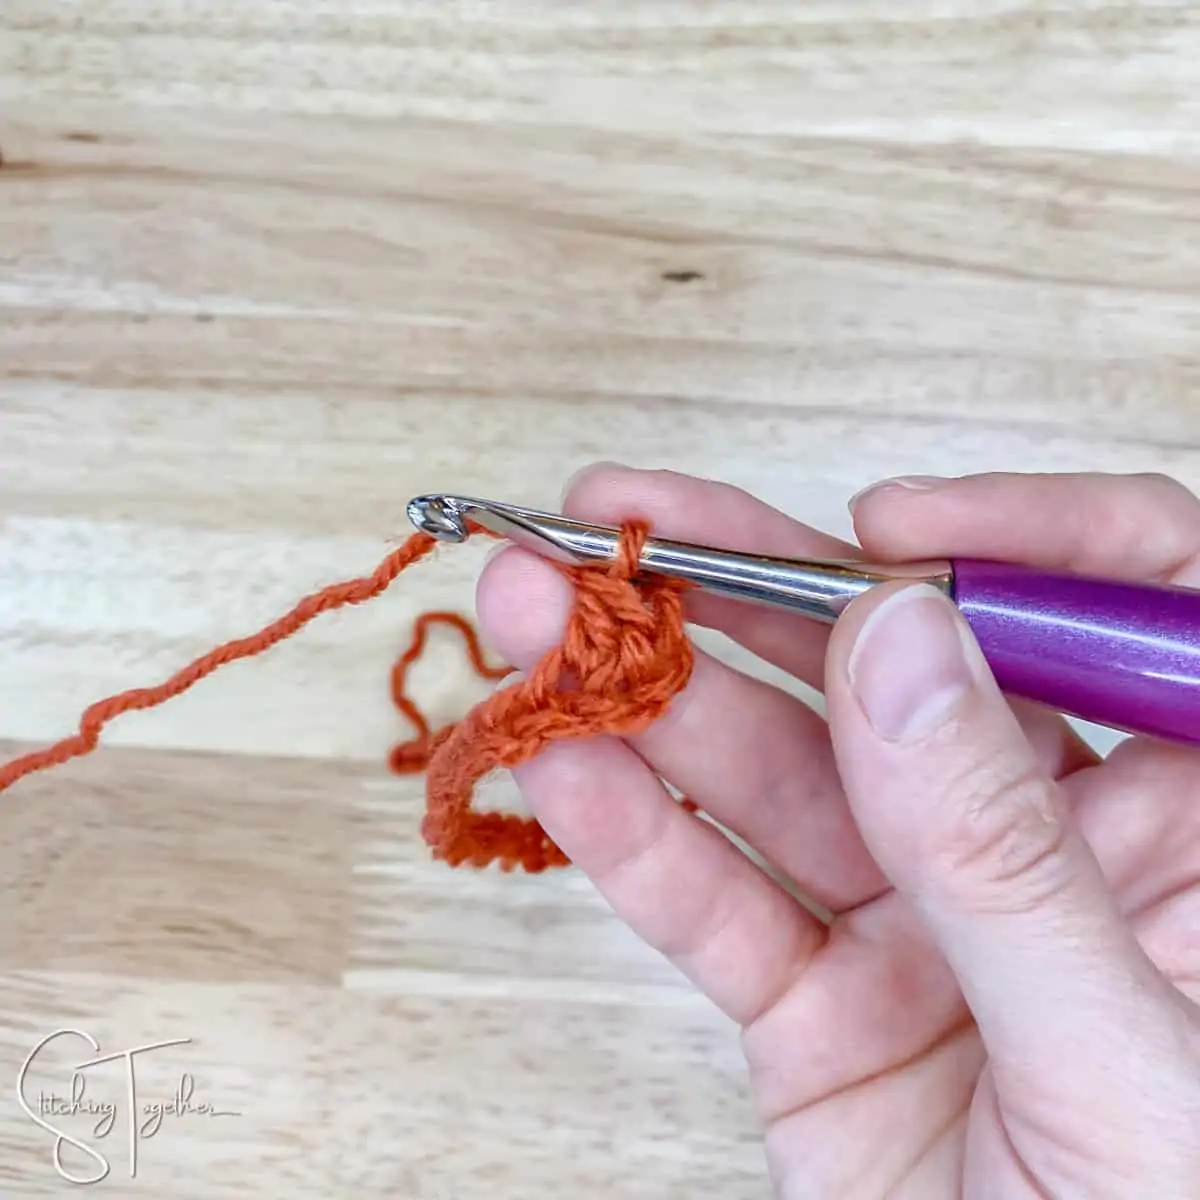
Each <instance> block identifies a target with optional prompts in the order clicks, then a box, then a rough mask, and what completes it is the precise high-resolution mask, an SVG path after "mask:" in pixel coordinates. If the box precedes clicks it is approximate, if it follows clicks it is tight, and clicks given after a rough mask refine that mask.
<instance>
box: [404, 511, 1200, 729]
mask: <svg viewBox="0 0 1200 1200" xmlns="http://www.w3.org/2000/svg"><path fill="white" fill-rule="evenodd" d="M408 518H409V520H410V521H411V522H412V523H413V525H415V526H416V527H417V528H418V529H420V530H422V531H424V532H425V533H428V534H430V535H432V536H433V537H435V538H438V539H439V540H441V541H448V542H462V541H465V540H466V539H467V537H468V536H469V534H470V525H471V524H474V525H478V526H481V527H482V528H484V529H487V530H489V531H490V532H491V533H494V534H496V535H498V536H500V537H504V538H507V539H508V540H509V541H512V542H514V543H515V544H517V545H522V546H525V547H526V548H527V549H530V550H532V551H534V552H535V553H538V554H540V555H542V556H544V557H548V558H552V559H555V560H558V561H561V562H577V563H578V562H597V561H603V560H605V559H609V558H612V557H613V555H614V554H615V552H616V548H617V544H618V539H619V537H620V531H619V530H618V529H616V528H613V527H610V526H606V525H593V524H589V523H587V522H583V521H576V520H573V519H571V518H569V517H566V516H562V515H561V514H556V513H546V512H539V511H537V510H536V509H530V508H521V507H518V506H516V505H512V504H501V503H498V502H496V501H492V500H478V499H474V498H471V497H467V496H449V495H440V494H438V495H426V496H417V497H414V499H413V500H411V501H410V502H409V505H408ZM639 566H640V568H641V570H642V571H643V572H645V573H647V574H654V575H666V576H670V577H672V578H676V579H681V580H686V581H688V582H690V583H692V584H694V585H695V586H697V587H698V588H700V589H701V590H703V591H705V592H709V593H711V594H713V595H718V596H725V597H728V598H731V599H734V600H739V601H744V602H747V603H752V604H760V605H766V606H769V607H772V608H779V609H786V610H790V611H792V612H796V613H799V614H801V615H803V616H805V617H809V618H812V619H814V620H817V621H822V622H825V623H827V624H832V623H833V622H835V621H836V620H837V619H838V617H839V616H840V614H841V613H842V611H843V610H844V609H845V607H846V606H847V605H848V604H849V603H850V601H851V600H853V599H854V598H855V597H857V596H860V595H861V594H862V593H863V592H865V591H867V590H868V589H869V588H872V587H875V586H876V585H878V584H880V583H884V582H887V581H889V580H895V579H908V580H911V581H913V582H921V583H926V584H928V585H930V586H932V587H934V588H936V589H937V590H938V591H939V592H941V593H942V594H943V595H945V596H946V597H947V598H949V599H950V600H951V601H952V602H953V603H954V604H955V605H956V607H957V608H958V611H959V612H960V613H961V614H962V616H963V618H964V619H965V620H966V622H967V624H968V625H969V626H970V627H971V630H972V632H973V633H974V635H975V638H976V640H977V642H978V643H979V646H980V649H981V650H982V651H983V654H984V657H985V658H986V659H987V661H988V664H989V666H990V667H991V669H992V672H993V674H994V675H995V677H996V681H997V683H998V684H999V685H1000V687H1001V689H1002V690H1003V691H1005V692H1006V693H1008V694H1009V695H1012V696H1020V697H1023V698H1025V699H1027V700H1032V701H1035V702H1037V703H1040V704H1043V705H1045V706H1047V707H1049V708H1052V709H1055V710H1056V711H1058V712H1061V713H1064V714H1066V715H1069V716H1074V717H1077V718H1079V719H1081V720H1085V721H1091V722H1093V723H1095V724H1098V725H1104V726H1107V727H1109V728H1111V729H1115V730H1120V731H1123V732H1126V733H1134V734H1143V735H1146V736H1150V737H1159V738H1164V739H1167V740H1170V741H1176V742H1184V743H1190V744H1195V745H1200V591H1195V590H1191V589H1186V588H1181V587H1171V586H1166V585H1159V584H1140V583H1128V582H1124V581H1120V580H1113V579H1099V578H1094V577H1091V576H1082V575H1077V574H1073V573H1068V572H1061V571H1048V570H1042V569H1037V568H1032V567H1027V566H1022V565H1019V564H1014V563H1002V562H990V561H986V560H981V559H974V558H955V559H953V560H949V559H942V560H935V561H929V562H920V563H904V564H886V565H885V564H873V563H868V562H858V561H855V560H826V559H809V558H805V559H794V558H777V557H771V556H767V555H760V554H748V553H745V552H742V551H736V550H728V549H722V548H719V547H712V546H701V545H694V544H692V543H690V542H679V541H671V540H668V539H665V538H650V539H648V540H647V542H646V545H645V547H644V549H643V551H642V555H641V558H640V560H639Z"/></svg>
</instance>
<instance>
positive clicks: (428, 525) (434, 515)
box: [406, 496, 471, 542]
mask: <svg viewBox="0 0 1200 1200" xmlns="http://www.w3.org/2000/svg"><path fill="white" fill-rule="evenodd" d="M406 511H407V513H408V519H409V520H410V521H411V522H412V523H413V525H415V526H416V527H417V528H418V529H419V530H420V531H421V532H422V533H427V534H429V535H430V536H431V537H435V538H437V539H438V541H439V542H465V541H466V540H467V538H468V537H469V536H470V534H471V531H470V530H469V529H468V528H467V522H466V517H465V516H464V515H463V511H462V509H461V508H460V507H459V505H458V504H457V503H456V502H455V500H454V497H452V496H414V497H413V498H412V499H411V500H410V501H409V502H408V508H407V510H406Z"/></svg>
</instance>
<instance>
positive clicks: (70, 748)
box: [0, 533, 437, 792]
mask: <svg viewBox="0 0 1200 1200" xmlns="http://www.w3.org/2000/svg"><path fill="white" fill-rule="evenodd" d="M436 545H437V542H436V540H435V539H434V538H432V537H430V536H429V534H426V533H417V534H413V535H412V536H411V537H410V538H408V540H407V541H405V542H404V543H403V544H402V545H401V546H398V547H397V548H396V549H395V550H393V551H392V552H391V553H390V554H389V555H388V556H387V557H386V558H385V559H384V560H383V561H382V562H381V563H380V564H379V566H378V567H377V568H376V569H375V570H374V572H372V573H371V574H370V575H365V576H362V577H361V578H358V579H350V580H347V581H345V582H344V583H336V584H333V585H332V586H330V587H326V588H322V589H321V590H320V591H318V592H313V593H312V594H311V595H309V596H306V597H305V598H304V599H303V600H301V601H300V602H299V603H298V604H297V605H296V606H295V607H294V608H293V609H292V610H291V611H290V612H288V613H286V614H284V616H282V617H280V618H279V619H278V620H276V621H272V622H271V624H269V625H267V626H266V627H265V628H263V629H261V630H259V631H258V633H255V634H251V635H250V636H249V637H244V638H238V639H236V640H235V641H231V642H226V643H225V644H224V645H223V646H218V647H216V649H214V650H210V651H209V652H208V653H207V654H203V655H201V656H200V657H199V658H197V659H196V660H195V661H194V662H191V663H189V664H188V665H187V666H186V667H184V668H183V669H182V670H180V671H177V672H176V673H175V674H174V675H172V676H171V677H170V678H169V679H167V680H165V681H164V682H163V683H160V684H158V685H157V686H156V687H149V688H135V689H133V690H131V691H126V692H119V693H118V694H117V695H115V696H109V697H107V698H106V699H104V700H99V701H97V702H96V703H95V704H93V705H91V706H90V707H89V708H87V709H86V710H85V711H84V713H83V715H82V716H81V717H80V719H79V731H78V732H77V733H75V734H72V735H71V736H69V737H65V738H63V739H62V740H61V741H59V742H55V743H54V745H52V746H47V747H46V748H45V749H42V750H35V751H33V752H32V753H29V754H25V755H23V756H21V757H20V758H15V759H13V760H12V761H11V762H8V763H5V764H4V765H3V766H0V792H3V791H4V790H5V789H6V788H10V787H12V785H13V784H14V783H16V782H17V781H18V780H20V779H24V778H25V776H27V775H32V774H33V773H34V772H35V771H43V770H46V769H47V768H48V767H53V766H58V765H59V764H61V763H65V762H67V761H69V760H70V759H73V758H79V757H81V756H82V755H85V754H90V753H91V752H92V751H93V750H95V748H96V747H97V745H99V742H100V734H101V731H102V730H103V729H104V727H105V726H106V725H107V724H108V723H109V722H110V721H112V720H113V719H114V718H116V717H118V716H120V715H121V714H122V713H126V712H133V711H135V710H137V709H146V708H155V707H157V706H158V705H160V704H163V703H164V702H166V701H167V700H170V699H171V698H172V697H174V696H178V695H180V694H181V693H183V692H186V691H187V690H188V689H189V688H192V687H194V686H195V685H196V684H197V683H199V682H200V680H202V679H204V678H205V676H207V675H211V674H212V672H213V671H215V670H217V668H218V667H222V666H225V665H226V664H227V663H231V662H236V661H237V660H238V659H241V658H252V657H253V656H254V655H256V654H262V653H263V651H264V650H269V649H270V648H271V647H272V646H274V645H275V644H276V643H277V642H281V641H283V640H284V639H285V638H288V637H291V636H292V634H294V633H296V632H297V631H299V630H300V629H303V628H304V626H305V625H307V624H308V623H309V622H310V621H312V620H314V619H315V618H316V617H318V616H320V615H321V614H322V613H325V612H330V611H332V610H333V609H336V608H342V607H344V606H346V605H351V604H362V603H364V602H365V601H367V600H371V599H373V598H374V597H375V596H378V595H379V594H380V593H381V592H383V591H385V590H386V589H387V588H388V587H389V586H390V585H391V584H392V583H394V582H395V580H396V578H397V576H399V575H400V573H401V572H402V571H404V570H406V569H407V568H408V567H410V566H412V565H413V564H414V563H416V562H418V561H420V560H421V559H422V558H425V557H426V556H427V555H428V554H429V553H430V551H432V550H433V548H434V547H435V546H436Z"/></svg>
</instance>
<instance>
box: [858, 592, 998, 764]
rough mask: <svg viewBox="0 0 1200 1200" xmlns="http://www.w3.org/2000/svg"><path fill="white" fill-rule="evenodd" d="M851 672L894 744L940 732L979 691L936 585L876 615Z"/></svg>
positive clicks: (867, 709) (877, 725)
mask: <svg viewBox="0 0 1200 1200" xmlns="http://www.w3.org/2000/svg"><path fill="white" fill-rule="evenodd" d="M847 671H848V673H849V676H850V687H851V689H852V691H853V692H854V695H855V698H856V699H857V700H858V703H859V706H860V707H861V708H862V710H863V712H864V713H865V714H866V718H867V720H868V721H869V722H870V723H871V727H872V728H873V729H874V730H875V732H876V733H877V734H878V735H879V736H880V737H881V738H883V739H884V740H885V741H888V742H907V741H911V740H913V739H914V738H919V737H921V736H922V735H924V734H927V733H929V732H930V731H931V730H933V729H935V728H937V726H938V725H940V724H942V723H943V722H944V721H945V720H946V718H947V717H948V716H949V715H950V714H951V713H952V712H953V710H954V709H955V708H956V707H957V705H958V704H959V702H960V701H961V700H962V698H963V697H964V696H965V695H966V694H967V693H968V692H969V691H970V690H971V688H972V687H973V686H974V684H975V677H974V674H973V672H972V669H971V665H970V662H969V660H968V645H967V643H966V641H965V640H964V638H963V633H962V627H961V626H960V624H959V621H958V619H957V615H956V614H955V612H954V609H953V607H952V605H951V604H950V602H949V601H948V600H947V599H946V598H945V597H944V596H942V595H941V594H940V593H939V592H938V591H937V590H936V589H935V588H932V587H930V586H929V585H928V584H918V585H916V586H914V587H908V588H904V589H902V590H901V591H898V592H895V593H893V594H892V595H891V596H889V597H888V598H887V599H886V600H885V601H884V602H883V603H882V604H881V605H880V606H879V607H878V608H877V609H876V610H875V611H874V612H873V613H871V615H870V616H869V617H868V618H867V619H866V621H865V622H864V623H863V627H862V629H861V630H859V634H858V640H857V641H856V642H855V644H854V649H853V650H852V651H851V652H850V660H849V662H848V664H847Z"/></svg>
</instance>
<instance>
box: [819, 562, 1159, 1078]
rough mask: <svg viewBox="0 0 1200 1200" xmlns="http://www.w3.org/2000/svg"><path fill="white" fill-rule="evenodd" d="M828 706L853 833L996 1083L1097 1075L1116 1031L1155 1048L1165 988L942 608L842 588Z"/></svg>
mask: <svg viewBox="0 0 1200 1200" xmlns="http://www.w3.org/2000/svg"><path fill="white" fill-rule="evenodd" d="M826 701H827V712H828V716H829V722H830V731H831V735H832V738H833V743H834V749H835V753H836V755H837V759H838V764H839V768H840V772H841V775H842V779H843V782H844V785H845V788H846V792H847V795H848V797H849V800H850V804H851V807H852V808H853V810H854V814H855V817H856V819H857V821H858V824H859V827H860V829H861V831H862V835H863V837H864V839H865V841H866V842H867V845H868V846H869V847H870V849H871V851H872V853H873V854H874V855H875V857H876V860H877V861H878V863H879V865H880V867H881V868H882V870H883V872H884V873H885V874H886V875H887V876H888V877H889V878H890V879H891V881H892V883H893V884H894V886H895V887H896V888H897V890H898V891H899V892H900V893H901V894H903V895H904V896H906V897H907V898H908V899H909V901H910V902H912V903H913V904H914V905H915V906H916V909H917V911H918V912H919V913H920V915H921V916H922V918H923V919H924V921H925V924H926V926H927V928H928V929H929V930H930V932H931V934H932V936H933V938H934V940H935V941H936V943H937V944H938V947H939V949H940V950H941V952H942V954H943V955H944V956H945V958H946V959H947V961H948V962H949V964H950V967H951V969H952V970H953V971H954V972H955V974H956V976H957V978H958V981H959V984H960V986H961V988H962V991H963V994H964V996H965V998H966V1001H967V1003H968V1005H969V1006H970V1008H971V1010H972V1012H973V1014H974V1017H975V1020H976V1022H977V1024H978V1026H979V1030H980V1033H981V1034H982V1036H983V1039H984V1042H985V1044H986V1045H987V1048H988V1051H989V1055H990V1057H991V1059H992V1065H993V1070H994V1071H995V1073H996V1076H997V1083H998V1085H1002V1084H1003V1082H1004V1077H1005V1076H1006V1075H1007V1076H1009V1077H1010V1081H1011V1077H1012V1076H1014V1075H1016V1076H1020V1077H1021V1078H1022V1079H1023V1080H1025V1081H1028V1080H1029V1079H1030V1078H1033V1079H1035V1080H1038V1081H1041V1080H1047V1082H1048V1085H1049V1086H1050V1087H1051V1088H1054V1089H1057V1088H1062V1087H1066V1088H1068V1089H1069V1090H1072V1091H1075V1090H1080V1091H1083V1090H1085V1089H1090V1088H1095V1087H1098V1086H1101V1082H1102V1081H1103V1084H1104V1086H1105V1087H1108V1088H1111V1086H1112V1082H1113V1074H1114V1067H1115V1065H1116V1064H1115V1063H1114V1050H1115V1046H1114V1043H1119V1042H1121V1040H1122V1039H1126V1038H1128V1037H1129V1036H1130V1030H1131V1028H1136V1029H1137V1030H1139V1031H1140V1032H1139V1035H1138V1036H1141V1033H1144V1034H1145V1036H1146V1037H1154V1038H1157V1039H1159V1046H1160V1047H1161V1044H1162V1043H1161V1038H1162V1037H1163V1036H1166V1035H1167V1033H1168V1031H1169V1030H1170V1029H1171V1028H1172V1027H1173V1023H1172V1021H1171V1019H1170V1013H1171V1011H1172V1010H1174V1007H1175V1006H1174V1005H1173V1004H1167V1003H1166V1000H1165V997H1166V996H1167V995H1168V994H1169V985H1168V984H1167V982H1166V980H1165V979H1163V978H1162V977H1161V976H1160V975H1159V974H1158V972H1157V970H1156V969H1155V968H1154V966H1153V964H1152V963H1151V962H1150V961H1149V960H1148V959H1147V958H1146V957H1145V955H1144V954H1143V952H1142V950H1141V948H1140V946H1139V945H1138V943H1137V941H1136V940H1135V938H1134V936H1133V934H1132V932H1131V931H1130V930H1129V929H1128V928H1127V926H1126V924H1125V922H1124V921H1123V919H1122V917H1121V914H1120V911H1119V909H1118V907H1117V904H1116V901H1115V899H1114V898H1113V896H1112V895H1111V894H1110V892H1109V890H1108V888H1107V886H1106V884H1105V881H1104V878H1103V875H1102V873H1101V870H1100V867H1099V865H1098V863H1097V861H1096V859H1095V857H1094V856H1093V855H1092V852H1091V849H1090V847H1089V846H1088V845H1087V843H1086V842H1085V841H1084V839H1083V837H1082V836H1081V835H1080V834H1079V833H1078V832H1077V830H1076V829H1075V826H1074V824H1073V822H1072V820H1071V818H1070V814H1069V812H1068V810H1067V807H1066V805H1065V803H1064V796H1063V794H1062V791H1061V789H1060V787H1059V785H1058V784H1057V783H1056V782H1055V781H1054V780H1053V779H1051V778H1049V777H1047V776H1045V775H1043V774H1042V772H1041V768H1040V766H1039V763H1038V758H1037V756H1036V755H1035V753H1034V750H1033V748H1032V747H1031V746H1030V744H1029V743H1028V741H1027V740H1026V738H1025V735H1024V734H1023V732H1022V730H1021V727H1020V725H1019V723H1018V722H1017V719H1016V717H1015V716H1014V714H1013V712H1012V710H1011V709H1010V708H1009V706H1008V704H1007V703H1006V702H1005V700H1004V697H1003V696H1002V694H1001V693H1000V691H999V689H998V688H997V686H996V683H995V681H994V679H993V677H992V674H991V671H990V669H989V667H988V665H987V662H986V660H985V659H984V657H983V655H982V653H981V652H980V650H979V647H978V645H977V644H976V642H975V639H974V637H973V636H972V634H971V631H970V628H969V627H968V626H967V624H966V622H965V621H964V620H963V619H962V617H961V616H960V615H959V613H958V611H957V610H956V609H955V608H954V606H953V604H952V603H951V602H950V601H949V600H947V599H946V598H945V597H943V596H942V595H941V594H940V593H939V592H937V591H936V590H935V589H933V588H931V587H929V586H927V585H911V584H910V585H904V584H899V585H896V584H888V585H886V586H882V587H879V588H875V589H872V590H871V591H870V592H868V593H867V594H866V595H864V596H862V597H860V598H859V599H858V600H856V601H855V602H854V603H853V604H852V605H851V606H850V607H849V608H848V609H847V611H846V612H845V613H844V614H843V616H842V618H841V620H840V621H839V622H838V624H837V625H836V626H835V628H834V631H833V634H832V636H831V639H830V644H829V651H828V657H827V679H826ZM1148 997H1152V998H1153V999H1152V1003H1151V1004H1150V1005H1149V1009H1150V1011H1154V1010H1155V1009H1157V1011H1158V1012H1159V1013H1160V1014H1161V1016H1162V1020H1160V1021H1154V1020H1148V1019H1147V1018H1148V1011H1147V1008H1148V1005H1147V998H1148ZM1123 1049H1131V1047H1128V1046H1127V1045H1126V1046H1123ZM1142 1049H1143V1051H1144V1050H1145V1049H1146V1047H1145V1045H1143V1046H1142ZM1056 1062H1059V1063H1065V1064H1069V1070H1068V1069H1066V1068H1065V1067H1064V1070H1063V1071H1062V1072H1055V1071H1054V1066H1053V1064H1054V1063H1056ZM1089 1067H1090V1068H1091V1070H1089ZM1116 1073H1117V1074H1119V1073H1120V1072H1119V1070H1118V1071H1117V1072H1116ZM1055 1076H1057V1078H1055Z"/></svg>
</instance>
